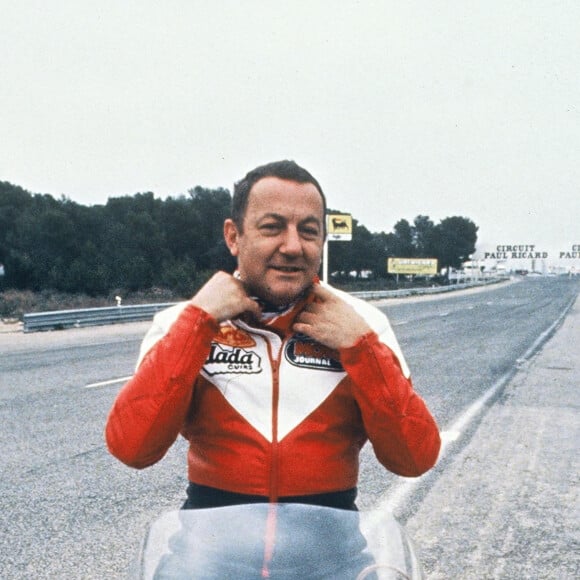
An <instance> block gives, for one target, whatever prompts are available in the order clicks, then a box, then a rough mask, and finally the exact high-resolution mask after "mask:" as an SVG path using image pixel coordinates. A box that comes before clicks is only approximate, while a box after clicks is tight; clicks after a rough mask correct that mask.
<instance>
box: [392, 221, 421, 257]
mask: <svg viewBox="0 0 580 580" xmlns="http://www.w3.org/2000/svg"><path fill="white" fill-rule="evenodd" d="M387 252H388V254H389V256H392V257H396V258H413V257H414V256H415V246H414V245H413V230H412V228H411V224H410V223H409V222H408V221H407V220H405V219H402V220H399V221H398V222H397V223H396V224H395V227H394V231H393V233H391V234H387Z"/></svg>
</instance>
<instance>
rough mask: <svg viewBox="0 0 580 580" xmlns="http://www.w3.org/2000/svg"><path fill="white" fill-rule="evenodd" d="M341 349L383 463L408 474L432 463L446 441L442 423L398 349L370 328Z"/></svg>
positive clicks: (354, 390) (365, 421)
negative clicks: (419, 392)
mask: <svg viewBox="0 0 580 580" xmlns="http://www.w3.org/2000/svg"><path fill="white" fill-rule="evenodd" d="M340 355H341V362H342V364H343V366H344V369H345V370H346V372H347V373H348V375H349V377H350V378H351V381H352V383H353V387H352V388H353V395H354V397H355V399H356V401H357V403H358V405H359V407H360V410H361V413H362V417H363V422H364V425H365V429H366V432H367V435H368V437H369V440H370V442H371V444H372V446H373V449H374V451H375V454H376V456H377V459H378V460H379V461H380V462H381V464H382V465H384V466H385V467H386V468H387V469H389V470H390V471H392V472H394V473H396V474H398V475H403V476H405V477H416V476H419V475H421V474H423V473H425V472H426V471H427V470H428V469H430V468H431V467H433V465H435V462H436V461H437V456H438V455H439V448H440V446H441V439H440V437H439V429H438V428H437V424H436V423H435V420H434V419H433V417H432V415H431V413H430V412H429V410H428V409H427V406H426V405H425V402H424V401H423V399H421V397H420V396H419V395H417V393H415V391H414V390H413V384H412V382H411V379H410V378H406V377H405V375H404V374H403V372H402V370H401V366H400V364H399V361H398V359H397V357H396V356H395V355H394V354H393V351H392V350H391V349H390V348H389V347H388V346H386V345H385V344H383V343H382V342H380V340H379V337H378V336H377V334H376V333H374V332H369V333H368V334H366V335H364V336H363V337H362V338H361V339H360V340H359V341H358V342H357V343H356V344H355V345H354V346H352V347H350V348H346V349H342V350H341V352H340Z"/></svg>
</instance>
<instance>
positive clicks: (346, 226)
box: [326, 214, 352, 242]
mask: <svg viewBox="0 0 580 580" xmlns="http://www.w3.org/2000/svg"><path fill="white" fill-rule="evenodd" d="M326 230H327V232H328V239H329V240H331V241H346V242H349V241H350V240H352V216H351V215H350V214H331V215H327V216H326Z"/></svg>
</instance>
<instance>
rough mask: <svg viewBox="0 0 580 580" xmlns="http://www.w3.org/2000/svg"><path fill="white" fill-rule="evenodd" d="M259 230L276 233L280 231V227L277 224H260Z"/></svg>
mask: <svg viewBox="0 0 580 580" xmlns="http://www.w3.org/2000/svg"><path fill="white" fill-rule="evenodd" d="M260 229H261V230H264V231H266V232H277V231H278V230H279V229H280V226H279V225H278V224H262V225H261V226H260Z"/></svg>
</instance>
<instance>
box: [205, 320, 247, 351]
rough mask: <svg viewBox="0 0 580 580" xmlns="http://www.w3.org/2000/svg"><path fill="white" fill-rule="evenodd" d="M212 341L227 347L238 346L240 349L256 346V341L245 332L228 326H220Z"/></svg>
mask: <svg viewBox="0 0 580 580" xmlns="http://www.w3.org/2000/svg"><path fill="white" fill-rule="evenodd" d="M214 341H215V342H219V343H220V344H225V345H228V346H239V347H241V348H251V347H252V346H256V341H255V340H254V339H253V338H252V337H251V336H250V335H249V334H248V333H247V332H245V331H243V330H240V329H239V328H236V327H235V326H230V325H224V326H220V329H219V332H218V333H217V334H216V336H215V337H214Z"/></svg>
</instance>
